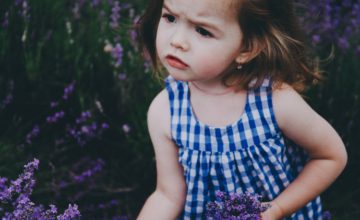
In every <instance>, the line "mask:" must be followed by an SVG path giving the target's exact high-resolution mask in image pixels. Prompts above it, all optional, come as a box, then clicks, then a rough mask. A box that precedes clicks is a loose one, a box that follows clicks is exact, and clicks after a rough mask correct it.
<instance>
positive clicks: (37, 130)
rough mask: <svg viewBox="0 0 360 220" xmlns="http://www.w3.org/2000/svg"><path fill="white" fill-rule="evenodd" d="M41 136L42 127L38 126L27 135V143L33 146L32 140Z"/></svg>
mask: <svg viewBox="0 0 360 220" xmlns="http://www.w3.org/2000/svg"><path fill="white" fill-rule="evenodd" d="M39 134H40V127H39V126H38V125H35V126H34V127H33V129H32V130H31V131H30V133H28V134H27V135H26V143H28V144H31V143H32V140H33V139H34V138H36V137H37V136H39Z"/></svg>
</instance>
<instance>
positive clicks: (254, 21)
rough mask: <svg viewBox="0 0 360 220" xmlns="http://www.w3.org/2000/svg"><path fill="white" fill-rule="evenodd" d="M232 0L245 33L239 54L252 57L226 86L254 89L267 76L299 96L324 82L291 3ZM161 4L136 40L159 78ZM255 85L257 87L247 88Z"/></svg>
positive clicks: (154, 5)
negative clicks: (293, 90) (297, 92)
mask: <svg viewBox="0 0 360 220" xmlns="http://www.w3.org/2000/svg"><path fill="white" fill-rule="evenodd" d="M230 1H233V3H234V6H235V9H237V10H236V12H237V13H236V15H237V17H238V21H239V25H240V29H241V31H242V34H243V38H242V49H241V50H242V51H239V52H251V54H253V56H251V59H249V60H248V61H247V62H246V63H244V64H243V68H241V69H240V70H237V69H236V68H234V69H233V71H229V73H227V74H226V75H224V77H223V83H224V84H225V85H227V86H236V87H237V88H239V89H252V88H256V87H258V86H259V85H261V83H262V81H263V80H264V79H265V78H267V77H270V78H271V79H272V80H273V82H275V84H274V85H275V86H280V85H281V84H282V83H287V84H289V85H290V86H292V87H293V88H294V89H296V90H297V91H303V90H304V89H305V87H306V86H308V85H311V84H314V83H316V82H318V81H319V80H321V79H322V77H321V72H320V70H319V67H318V66H319V65H318V62H317V59H314V58H313V57H312V56H311V55H310V50H309V48H308V47H306V45H305V36H304V32H303V31H302V29H301V28H300V24H299V22H298V19H297V16H296V13H295V8H294V2H293V0H230ZM162 5H163V0H150V1H149V4H148V6H147V8H146V10H145V13H144V14H143V16H142V17H141V18H140V20H139V22H138V23H137V32H138V40H139V42H140V45H141V46H142V49H143V51H144V52H145V55H146V56H147V57H150V58H151V61H152V63H153V67H154V69H155V73H156V75H157V76H161V71H160V69H161V66H160V65H159V61H158V58H157V54H156V44H155V41H156V31H157V26H158V23H159V20H160V17H161V11H162V7H161V6H162ZM252 81H255V83H251V82H252Z"/></svg>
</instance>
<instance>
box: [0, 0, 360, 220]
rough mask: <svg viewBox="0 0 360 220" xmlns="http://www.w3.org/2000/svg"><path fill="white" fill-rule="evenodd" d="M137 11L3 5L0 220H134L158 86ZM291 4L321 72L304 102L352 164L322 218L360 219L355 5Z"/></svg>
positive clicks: (120, 5) (73, 2) (359, 53)
mask: <svg viewBox="0 0 360 220" xmlns="http://www.w3.org/2000/svg"><path fill="white" fill-rule="evenodd" d="M146 2H147V1H145V0H135V1H127V0H52V1H45V0H1V1H0V216H1V217H4V219H13V218H16V217H18V218H20V217H21V216H33V217H34V218H36V217H39V216H43V217H46V218H48V219H56V218H59V219H69V218H77V216H78V215H79V212H80V213H81V216H82V218H83V219H133V218H134V217H135V216H136V214H137V212H138V211H139V210H140V208H141V206H142V204H143V202H144V200H145V199H146V198H147V196H148V195H149V194H150V193H151V192H152V190H153V189H154V185H155V162H154V153H153V149H152V146H151V142H150V139H149V136H148V133H147V127H146V112H147V108H148V105H149V103H150V101H151V99H152V98H153V97H154V96H155V94H156V93H157V92H158V91H159V90H160V89H161V88H162V83H161V82H160V81H158V80H156V79H155V78H154V77H153V76H152V72H151V67H150V64H149V62H148V61H144V60H143V59H142V57H141V52H140V51H139V46H138V44H137V42H136V32H135V31H134V24H135V23H136V20H137V19H138V18H139V16H140V15H141V12H142V10H143V9H144V7H145V4H146ZM296 2H297V3H298V4H297V9H298V12H299V17H300V20H301V22H302V24H303V27H304V30H305V31H306V34H307V37H308V44H309V45H310V46H311V47H312V48H314V53H315V54H316V55H317V57H318V58H319V60H320V61H321V63H322V69H323V70H324V71H325V72H324V76H325V80H324V81H323V82H322V83H321V84H319V85H318V86H316V87H314V88H312V89H309V90H308V91H307V92H306V96H307V97H308V98H307V101H308V102H309V103H310V104H311V106H312V107H313V108H315V109H316V110H317V111H318V112H319V113H320V114H321V115H322V116H323V117H325V118H326V119H327V120H328V121H329V122H330V123H331V124H332V125H333V126H334V127H335V129H336V130H337V131H338V132H339V133H340V135H341V137H342V138H343V140H344V142H345V144H346V147H347V150H348V154H349V162H348V166H347V168H346V170H345V171H344V173H343V174H342V175H341V176H340V178H339V179H338V180H337V181H336V182H335V183H334V184H333V185H332V186H331V187H330V188H329V189H328V190H327V191H326V192H325V193H323V195H322V197H323V201H324V207H325V209H327V210H329V211H330V212H331V214H332V217H333V219H335V220H337V219H340V220H341V219H344V220H348V219H359V218H360V187H359V186H360V176H359V171H360V168H359V167H360V160H359V159H358V158H359V157H360V148H359V146H360V135H359V132H360V97H359V96H360V71H359V69H360V62H359V60H360V59H359V58H360V0H342V1H340V0H318V1H310V0H297V1H296ZM24 166H25V167H24Z"/></svg>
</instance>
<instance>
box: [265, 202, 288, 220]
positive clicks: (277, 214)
mask: <svg viewBox="0 0 360 220" xmlns="http://www.w3.org/2000/svg"><path fill="white" fill-rule="evenodd" d="M263 204H264V205H268V204H270V208H268V209H267V210H266V211H265V212H263V213H261V219H262V220H281V219H282V218H283V213H282V211H281V208H280V207H279V206H278V205H277V204H276V202H266V203H263Z"/></svg>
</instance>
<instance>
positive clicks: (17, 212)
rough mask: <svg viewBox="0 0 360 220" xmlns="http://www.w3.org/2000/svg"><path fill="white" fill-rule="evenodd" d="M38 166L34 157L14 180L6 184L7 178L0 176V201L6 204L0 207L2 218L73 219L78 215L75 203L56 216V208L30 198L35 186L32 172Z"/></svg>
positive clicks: (8, 219)
mask: <svg viewBox="0 0 360 220" xmlns="http://www.w3.org/2000/svg"><path fill="white" fill-rule="evenodd" d="M38 168H39V160H38V159H34V160H33V161H31V162H29V163H28V164H26V165H25V166H24V170H23V173H21V174H20V175H19V177H18V178H17V179H16V180H13V181H11V184H10V185H9V186H7V185H6V182H7V179H6V178H2V177H0V203H1V204H6V205H7V206H5V207H6V208H5V209H4V208H0V214H1V215H2V219H3V220H10V219H47V220H55V219H56V218H57V219H75V218H78V217H80V212H79V210H78V209H77V205H73V206H72V205H69V208H68V209H67V210H65V212H64V213H63V214H61V215H58V216H56V214H57V208H56V206H55V205H50V206H49V207H50V208H49V209H48V210H45V209H44V206H43V205H41V204H40V205H36V204H35V203H34V202H33V201H31V200H30V196H31V193H32V190H33V187H34V186H35V179H34V172H35V170H37V169H38Z"/></svg>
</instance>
